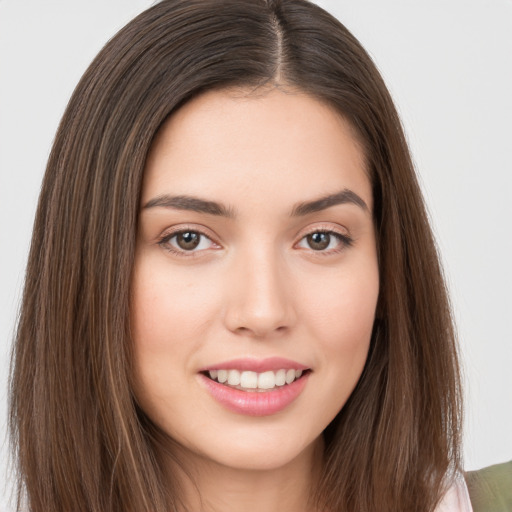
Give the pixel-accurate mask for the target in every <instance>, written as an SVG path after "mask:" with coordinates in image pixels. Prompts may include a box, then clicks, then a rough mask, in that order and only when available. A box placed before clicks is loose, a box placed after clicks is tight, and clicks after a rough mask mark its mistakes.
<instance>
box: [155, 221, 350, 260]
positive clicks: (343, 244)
mask: <svg viewBox="0 0 512 512" xmlns="http://www.w3.org/2000/svg"><path fill="white" fill-rule="evenodd" d="M184 233H195V234H198V235H199V236H200V237H204V238H207V239H208V240H210V241H211V242H212V243H213V244H216V242H215V241H213V240H212V238H211V237H210V236H208V235H207V234H206V233H204V232H203V231H201V230H200V229H197V228H193V229H187V228H182V229H179V230H176V231H173V232H171V233H167V234H165V235H163V236H162V237H161V238H160V239H159V240H158V242H157V244H158V245H159V246H160V247H162V248H163V249H164V250H166V251H167V252H170V253H171V254H173V255H176V256H179V257H183V258H194V257H197V256H199V254H200V253H201V252H202V251H195V250H191V251H186V250H184V249H182V250H178V249H176V248H175V247H173V246H172V245H171V244H170V243H169V242H170V241H171V240H172V239H173V238H174V237H176V236H178V235H181V234H184ZM314 234H326V235H329V236H333V237H335V238H336V239H337V240H338V242H339V244H340V247H338V248H336V249H331V250H329V251H325V250H318V251H315V250H314V249H311V248H310V250H311V251H312V252H313V253H314V254H315V256H321V257H325V256H331V255H333V254H338V253H340V252H342V251H344V250H345V249H347V248H348V247H351V246H352V244H353V242H354V240H353V239H352V238H351V237H350V236H348V235H346V234H342V233H339V232H338V231H334V230H333V229H327V228H321V227H320V228H317V229H314V230H312V231H310V232H308V233H305V234H304V235H303V236H302V237H301V238H300V240H299V242H298V243H300V242H302V241H303V240H304V239H306V238H307V237H308V236H311V235H314ZM200 243H201V241H200V242H199V244H200ZM216 245H217V244H216ZM203 250H205V249H203Z"/></svg>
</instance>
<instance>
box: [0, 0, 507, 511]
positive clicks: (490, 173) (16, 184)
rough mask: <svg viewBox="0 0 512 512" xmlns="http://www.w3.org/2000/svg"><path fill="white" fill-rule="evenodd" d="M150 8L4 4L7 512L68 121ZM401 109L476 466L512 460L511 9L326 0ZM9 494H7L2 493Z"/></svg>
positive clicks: (458, 0)
mask: <svg viewBox="0 0 512 512" xmlns="http://www.w3.org/2000/svg"><path fill="white" fill-rule="evenodd" d="M152 3H153V2H152V1H150V0H87V1H85V0H46V1H44V2H43V1H41V0H0V244H1V245H0V248H1V250H0V445H1V448H0V510H3V511H7V510H12V509H10V508H8V506H7V504H6V503H7V496H8V494H9V492H10V489H11V484H10V483H9V479H8V478H5V477H4V472H5V468H6V466H7V453H8V452H7V449H6V446H5V441H4V438H5V422H6V383H7V375H8V366H9V350H10V343H11V337H12V332H13V326H14V321H15V317H16V311H17V307H18V302H19V298H20V293H21V286H22V282H23V274H24V266H25V263H26V256H27V251H28V245H29V240H30V233H31V227H32V222H33V216H34V212H35V206H36V201H37V196H38V192H39V187H40V182H41V178H42V175H43V171H44V167H45V162H46V159H47V157H48V152H49V149H50V146H51V142H52V139H53V136H54V133H55V131H56V128H57V124H58V121H59V119H60V117H61V115H62V113H63V111H64V108H65V105H66V103H67V100H68V98H69V96H70V94H71V92H72V90H73V88H74V86H75V85H76V83H77V81H78V80H79V78H80V76H81V74H82V73H83V71H84V70H85V68H86V67H87V65H88V64H89V62H90V61H91V60H92V58H93V57H94V55H95V54H96V53H97V52H98V51H99V50H100V48H101V47H102V46H103V44H104V43H105V42H106V40H107V39H108V38H110V37H111V36H112V35H113V34H114V33H115V32H116V31H117V30H118V29H119V28H121V26H123V25H124V24H125V23H126V22H127V21H128V20H130V19H131V18H132V17H133V16H134V15H136V14H138V13H139V12H140V11H142V10H143V9H145V8H146V7H149V6H150V5H152ZM318 3H319V4H320V5H321V6H323V7H324V8H326V9H327V10H329V11H330V12H332V13H333V14H335V15H336V16H337V17H338V18H339V19H340V20H341V21H342V22H343V23H344V24H345V25H346V26H347V27H348V28H349V29H350V30H351V31H352V32H353V33H354V34H355V35H356V37H358V38H359V39H360V41H361V42H362V43H363V45H364V46H365V47H366V48H367V50H368V51H369V52H370V54H371V55H372V56H373V58H374V59H375V61H376V63H377V65H378V67H379V69H380V70H381V72H382V73H383V75H384V78H385V80H386V81H387V83H388V86H389V87H390V90H391V92H392V94H393V96H394V98H395V101H396V103H397V106H398V109H399V111H400V113H401V115H402V118H403V122H404V125H405V128H406V132H407V135H408V138H409V141H410V145H411V147H412V150H413V154H414V158H415V162H416V164H417V168H418V172H419V174H420V179H421V182H422V185H423V189H424V193H425V196H426V198H427V202H428V206H429V209H430V213H431V217H432V221H433V224H434V229H435V231H436V234H437V236H438V240H439V245H440V248H441V251H442V254H443V260H444V265H445V269H446V274H447V278H448V282H449V286H450V289H451V292H452V299H453V304H454V309H455V314H456V318H457V322H458V326H459V334H460V339H461V352H462V355H463V364H464V373H465V381H466V399H467V403H466V411H467V415H466V422H465V426H466V431H465V459H466V467H467V468H468V469H474V468H477V467H481V466H484V465H488V464H492V463H497V462H501V461H505V460H508V459H512V369H511V366H512V365H511V363H512V335H511V331H512V329H511V317H512V299H511V295H512V265H511V262H512V229H511V227H512V226H511V225H512V200H511V196H512V1H511V0H429V1H428V2H427V1H420V0H324V1H318ZM4 482H6V483H5V484H4Z"/></svg>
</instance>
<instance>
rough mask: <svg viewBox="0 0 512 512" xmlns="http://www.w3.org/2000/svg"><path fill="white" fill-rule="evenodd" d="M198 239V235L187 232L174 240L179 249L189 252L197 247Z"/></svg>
mask: <svg viewBox="0 0 512 512" xmlns="http://www.w3.org/2000/svg"><path fill="white" fill-rule="evenodd" d="M199 237H200V235H199V234H198V233H194V232H193V231H187V232H186V233H180V234H179V235H178V236H177V238H176V242H177V243H178V245H179V246H180V248H181V249H184V250H185V251H190V250H191V249H195V248H196V247H197V246H198V245H199Z"/></svg>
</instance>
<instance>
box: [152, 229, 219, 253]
mask: <svg viewBox="0 0 512 512" xmlns="http://www.w3.org/2000/svg"><path fill="white" fill-rule="evenodd" d="M187 232H193V233H198V234H199V235H200V236H203V237H205V238H207V239H208V240H210V242H211V243H212V244H213V245H215V246H217V247H215V249H219V248H221V247H222V246H221V244H220V243H219V242H217V240H216V238H215V237H214V236H212V234H211V233H210V230H208V229H206V228H205V227H203V226H200V225H199V226H198V225H197V224H191V225H187V224H180V225H179V226H173V227H172V228H169V229H167V230H165V231H164V232H163V233H162V234H161V235H160V236H159V237H158V239H157V240H156V244H157V245H159V246H160V247H162V249H164V250H165V251H167V252H170V253H172V254H175V255H177V256H182V257H188V258H191V257H195V256H199V255H200V254H201V253H202V252H205V251H207V250H208V249H200V250H197V251H196V250H193V251H186V250H184V249H182V250H180V249H178V248H176V247H174V246H172V245H170V244H169V241H170V240H171V239H172V238H174V237H175V236H176V235H179V234H181V233H187Z"/></svg>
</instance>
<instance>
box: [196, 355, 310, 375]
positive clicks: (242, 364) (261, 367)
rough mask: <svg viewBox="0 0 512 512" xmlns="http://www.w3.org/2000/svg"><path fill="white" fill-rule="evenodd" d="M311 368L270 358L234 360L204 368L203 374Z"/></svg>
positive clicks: (286, 360)
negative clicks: (220, 371) (228, 371)
mask: <svg viewBox="0 0 512 512" xmlns="http://www.w3.org/2000/svg"><path fill="white" fill-rule="evenodd" d="M308 368H309V367H308V366H304V365H303V364H300V363H297V362H296V361H292V360H290V359H284V358H282V357H269V358H267V359H247V358H244V359H232V360H231V361H225V362H223V363H219V364H214V365H212V366H206V367H205V368H202V369H201V370H200V371H201V372H206V371H208V370H241V371H251V372H256V373H263V372H268V371H273V372H275V371H277V370H282V369H283V370H291V369H293V370H307V369H308Z"/></svg>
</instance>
